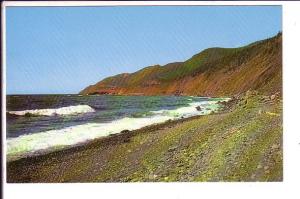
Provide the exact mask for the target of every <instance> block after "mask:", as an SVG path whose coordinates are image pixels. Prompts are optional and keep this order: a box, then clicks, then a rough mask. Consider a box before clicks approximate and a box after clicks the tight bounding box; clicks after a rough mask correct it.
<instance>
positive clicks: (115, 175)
mask: <svg viewBox="0 0 300 199" xmlns="http://www.w3.org/2000/svg"><path fill="white" fill-rule="evenodd" d="M281 109H282V102H281V100H280V99H278V97H276V99H271V98H270V99H269V98H266V97H261V96H256V95H254V96H250V97H247V98H241V99H239V100H237V99H236V100H233V101H231V102H230V103H228V104H227V105H226V109H225V110H224V111H222V112H220V113H217V114H211V115H206V116H194V117H190V118H186V119H180V120H176V121H168V122H165V123H163V124H157V125H151V126H148V127H144V128H142V129H139V130H134V131H124V132H123V133H120V134H115V135H110V136H108V137H103V138H98V139H96V140H93V141H90V142H88V143H86V144H83V145H79V146H75V147H72V148H69V149H64V150H61V151H56V152H52V153H49V154H45V155H39V156H35V157H28V158H22V159H19V160H16V161H11V162H8V163H7V182H14V183H18V182H127V181H132V182H135V181H281V180H282V117H281V113H282V110H281ZM266 154H268V155H266Z"/></svg>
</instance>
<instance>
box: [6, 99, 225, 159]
mask: <svg viewBox="0 0 300 199" xmlns="http://www.w3.org/2000/svg"><path fill="white" fill-rule="evenodd" d="M227 100H228V98H224V99H222V100H221V99H220V100H218V101H202V102H192V103H189V106H186V107H180V108H177V109H174V110H158V111H150V112H151V114H150V116H148V117H139V118H136V117H125V118H122V119H118V120H114V121H111V122H107V123H86V124H81V125H75V126H71V127H66V128H63V129H58V130H49V131H43V132H36V133H33V134H27V135H21V136H19V137H15V138H9V139H8V140H7V158H8V160H9V161H10V160H15V159H19V158H22V157H26V156H31V155H33V154H35V153H38V152H39V151H46V152H50V151H54V150H58V149H62V148H65V147H67V146H72V145H76V144H80V143H84V142H86V141H88V140H93V139H95V138H99V137H104V136H108V135H111V134H117V133H120V132H121V131H123V130H130V131H131V130H136V129H140V128H142V127H145V126H149V125H152V124H158V123H163V122H166V121H168V120H176V119H180V118H183V117H184V118H186V117H191V116H196V115H206V114H210V113H212V111H217V110H218V109H219V108H220V105H219V103H218V102H219V101H227ZM45 110H47V111H45ZM33 111H34V110H31V111H23V112H19V114H25V113H26V112H31V113H35V114H43V115H46V114H47V115H52V114H54V113H59V114H71V113H72V114H73V113H83V112H92V111H93V109H92V108H91V107H89V106H87V105H80V106H74V107H65V108H60V109H44V110H42V109H41V110H37V111H36V112H33Z"/></svg>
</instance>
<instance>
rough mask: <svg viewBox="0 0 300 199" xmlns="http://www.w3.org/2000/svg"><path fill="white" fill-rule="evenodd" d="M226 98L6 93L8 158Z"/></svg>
mask: <svg viewBox="0 0 300 199" xmlns="http://www.w3.org/2000/svg"><path fill="white" fill-rule="evenodd" d="M227 100H229V98H209V97H186V96H108V95H101V96H97V95H91V96H81V95H9V96H7V107H6V108H7V110H6V122H7V131H6V137H7V151H6V154H7V159H8V160H15V159H19V158H22V157H26V156H31V155H34V154H38V153H39V152H41V151H43V152H45V151H47V152H50V151H53V150H57V149H63V148H65V147H70V146H72V145H77V144H80V143H84V142H86V141H89V140H93V139H96V138H99V137H103V136H108V135H110V134H117V133H120V132H121V131H123V130H136V129H139V128H142V127H145V126H148V125H151V124H158V123H163V122H165V121H167V120H177V119H180V118H187V117H191V116H196V115H206V114H210V113H211V112H212V111H214V112H216V111H218V110H219V109H220V108H221V104H220V103H218V102H220V101H227ZM197 107H198V108H197ZM199 107H200V109H199Z"/></svg>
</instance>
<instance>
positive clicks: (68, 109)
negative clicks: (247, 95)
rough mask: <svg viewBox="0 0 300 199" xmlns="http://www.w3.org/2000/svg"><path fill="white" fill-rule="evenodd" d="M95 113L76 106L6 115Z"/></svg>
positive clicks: (81, 106)
mask: <svg viewBox="0 0 300 199" xmlns="http://www.w3.org/2000/svg"><path fill="white" fill-rule="evenodd" d="M90 112H95V110H94V109H93V108H92V107H90V106H88V105H77V106H67V107H61V108H56V109H34V110H24V111H9V112H8V113H10V114H14V115H26V114H32V115H44V116H52V115H74V114H80V113H90Z"/></svg>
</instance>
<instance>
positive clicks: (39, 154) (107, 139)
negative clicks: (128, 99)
mask: <svg viewBox="0 0 300 199" xmlns="http://www.w3.org/2000/svg"><path fill="white" fill-rule="evenodd" d="M214 114H218V113H214ZM203 116H204V115H196V116H191V117H188V118H180V119H177V120H170V121H165V122H162V123H157V124H151V125H148V126H145V127H142V128H140V129H136V130H132V131H129V130H123V131H121V132H119V133H116V134H110V135H108V136H103V137H98V138H95V139H92V140H87V141H85V142H81V143H77V144H74V145H69V146H64V147H63V148H61V149H57V150H52V149H51V148H50V149H45V150H40V151H36V152H33V153H30V155H26V154H25V157H20V158H16V159H12V158H11V160H9V159H7V157H6V163H7V164H10V163H13V162H17V161H29V162H30V161H32V160H33V159H39V158H43V156H48V155H49V156H53V155H54V156H55V155H60V153H61V154H64V153H69V152H70V153H72V152H73V151H78V150H84V149H85V148H88V147H92V146H94V145H98V144H103V143H104V144H106V143H113V142H115V141H117V142H118V141H122V139H124V140H126V139H128V138H130V137H133V136H135V135H136V134H141V133H147V131H155V130H158V129H160V128H166V127H169V126H172V125H175V124H178V123H183V122H185V121H189V120H193V119H197V118H200V117H203ZM27 159H28V160H27ZM33 161H34V160H33Z"/></svg>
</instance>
